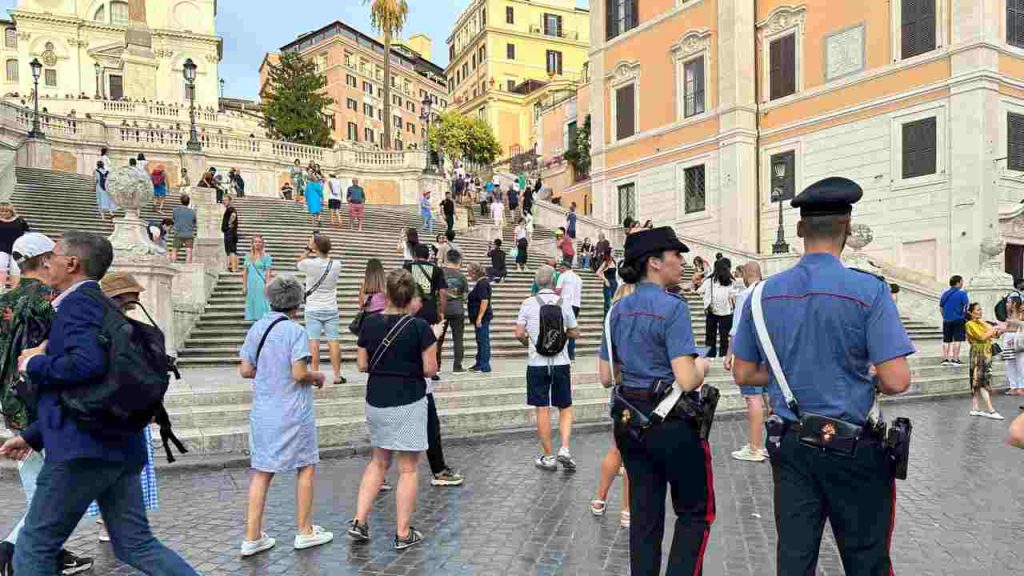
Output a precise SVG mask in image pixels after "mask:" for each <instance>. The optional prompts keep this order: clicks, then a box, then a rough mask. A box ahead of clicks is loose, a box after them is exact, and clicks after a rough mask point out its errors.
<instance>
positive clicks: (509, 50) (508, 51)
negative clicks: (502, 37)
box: [505, 44, 516, 60]
mask: <svg viewBox="0 0 1024 576" xmlns="http://www.w3.org/2000/svg"><path fill="white" fill-rule="evenodd" d="M505 57H506V58H508V59H509V60H515V59H516V45H515V44H506V45H505Z"/></svg>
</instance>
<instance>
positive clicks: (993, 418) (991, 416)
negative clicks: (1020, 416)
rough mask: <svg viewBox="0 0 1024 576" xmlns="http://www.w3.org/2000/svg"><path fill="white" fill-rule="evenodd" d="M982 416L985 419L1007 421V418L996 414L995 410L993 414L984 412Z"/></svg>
mask: <svg viewBox="0 0 1024 576" xmlns="http://www.w3.org/2000/svg"><path fill="white" fill-rule="evenodd" d="M981 415H982V416H984V417H985V418H991V419H992V420H1006V418H1003V415H1002V414H1000V413H999V412H996V411H995V410H993V411H991V412H982V413H981Z"/></svg>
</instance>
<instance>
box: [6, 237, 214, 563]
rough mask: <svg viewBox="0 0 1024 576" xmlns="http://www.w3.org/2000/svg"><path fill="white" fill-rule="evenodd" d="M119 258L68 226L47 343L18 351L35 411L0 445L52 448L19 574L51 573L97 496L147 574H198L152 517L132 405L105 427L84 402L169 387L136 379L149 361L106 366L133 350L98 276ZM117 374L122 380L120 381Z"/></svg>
mask: <svg viewBox="0 0 1024 576" xmlns="http://www.w3.org/2000/svg"><path fill="white" fill-rule="evenodd" d="M113 259H114V251H113V248H112V247H111V245H110V242H109V241H107V239H105V238H103V237H102V236H100V235H98V234H93V233H89V232H79V231H69V232H66V233H65V234H64V236H63V238H62V239H61V241H60V243H59V244H57V245H56V247H54V249H53V253H52V254H51V255H50V256H49V258H47V260H46V262H45V263H44V264H43V268H44V270H45V275H46V278H47V283H48V284H49V285H50V287H51V288H53V289H54V290H55V291H56V292H58V293H59V296H57V298H56V299H54V301H53V308H54V309H55V310H56V315H55V316H54V318H53V324H52V326H51V328H50V333H49V339H48V341H46V342H44V343H43V344H41V345H40V346H37V347H35V348H30V349H27V350H24V351H23V352H22V353H21V355H20V356H19V358H18V369H19V371H21V372H25V373H26V376H27V379H28V382H29V383H30V387H31V388H34V389H36V391H37V394H36V396H37V397H38V403H37V412H38V416H39V418H38V420H36V421H35V422H34V423H32V424H31V425H29V426H28V428H26V429H25V430H23V431H22V432H21V435H19V436H15V437H14V438H11V439H10V440H8V441H7V442H6V443H4V445H3V446H2V447H0V454H3V455H4V456H7V457H9V458H12V459H15V460H23V459H24V458H25V457H26V456H28V455H29V454H31V452H32V451H33V450H35V451H37V452H38V451H41V450H43V449H44V448H45V450H46V452H45V455H44V461H43V468H42V470H41V471H40V473H39V478H38V482H37V494H36V497H34V498H33V499H32V505H31V506H30V507H29V511H28V516H27V517H26V518H25V527H24V528H23V529H22V532H21V534H20V535H19V539H18V545H17V546H16V548H15V553H14V571H15V573H16V574H18V576H52V574H53V573H54V565H55V564H56V562H57V561H58V558H59V556H60V553H61V547H62V546H63V544H64V542H65V541H66V540H67V538H68V536H70V535H71V532H72V531H73V530H74V529H75V526H77V525H78V522H79V520H80V519H81V518H82V515H83V514H84V513H85V511H86V508H88V506H89V503H90V502H92V501H93V500H96V501H97V502H98V503H99V505H100V510H101V511H102V513H103V518H104V520H105V522H106V526H107V529H108V531H109V532H110V537H111V541H112V542H113V545H114V553H115V555H116V556H117V558H118V559H119V560H121V561H122V562H125V563H126V564H129V565H131V566H133V567H135V568H137V569H139V570H141V571H143V572H144V573H146V574H161V575H170V576H178V575H188V576H192V575H195V574H197V572H196V571H195V570H194V569H193V568H192V567H191V566H189V565H188V564H187V563H186V562H185V561H184V560H182V558H181V557H180V556H178V555H177V554H176V553H174V552H173V551H171V550H170V549H168V548H166V547H165V546H164V545H163V544H161V543H160V542H159V541H158V540H157V539H156V538H155V537H154V536H153V534H152V532H150V529H149V524H148V522H147V521H146V514H145V510H144V505H143V498H142V485H141V483H140V481H139V473H140V471H141V470H142V467H143V465H144V464H145V462H146V446H145V437H144V435H143V431H142V428H143V426H144V425H145V424H143V425H142V426H137V428H136V427H134V426H132V427H129V426H128V425H127V423H128V422H134V420H135V418H133V417H134V416H136V413H135V412H134V411H132V410H125V411H124V415H125V418H124V419H123V421H122V422H121V423H118V424H117V425H115V424H114V422H113V421H112V420H110V419H109V418H108V419H103V420H102V423H104V424H106V427H105V428H103V429H102V431H100V429H99V428H96V427H94V424H95V423H96V422H95V420H93V417H95V416H98V415H99V413H100V412H103V413H104V415H106V416H108V417H109V416H110V414H108V413H107V412H106V410H104V409H102V408H99V409H96V408H94V409H93V410H92V411H89V410H87V409H84V408H83V404H82V401H83V400H86V399H90V398H95V397H97V396H103V395H104V394H106V393H107V392H109V391H110V390H111V388H112V386H113V389H114V393H115V394H116V395H115V396H114V398H115V400H116V401H113V402H106V403H105V404H106V406H107V407H109V408H126V407H127V404H126V401H127V400H129V399H130V395H134V396H136V397H143V396H146V397H148V395H149V394H150V393H154V392H158V393H157V394H154V397H159V398H160V399H162V395H163V393H164V392H166V385H165V386H164V387H163V389H162V390H159V391H155V390H153V389H151V388H149V387H146V388H140V387H139V386H140V385H141V384H150V382H149V381H145V382H144V381H143V380H141V379H143V378H146V377H147V376H149V375H151V374H153V373H154V371H153V370H152V369H150V367H149V366H139V367H137V368H136V373H132V374H122V373H121V372H120V371H114V368H113V367H112V366H111V364H110V357H111V356H113V354H111V352H117V353H122V352H135V350H130V351H129V350H126V349H125V348H123V347H122V346H124V340H123V338H121V337H120V336H119V335H118V334H115V333H113V332H110V331H109V330H108V327H110V326H112V325H114V323H115V321H114V319H113V318H112V316H111V315H112V314H118V315H120V312H118V311H117V310H116V308H114V307H113V305H112V304H111V303H110V302H109V300H107V299H106V297H105V296H104V295H103V292H102V290H101V289H100V285H99V282H98V281H99V280H100V279H101V278H102V277H103V275H104V274H106V272H107V269H108V268H109V267H110V264H111V262H112V261H113ZM121 319H122V322H128V321H127V320H125V319H124V318H123V316H122V317H121ZM122 325H123V324H122ZM135 335H136V334H135V333H134V332H133V334H132V336H135ZM103 340H108V342H109V344H108V345H107V346H105V345H104V344H103ZM108 347H109V348H110V349H108ZM129 347H130V344H129ZM161 352H164V351H163V350H161ZM154 360H155V358H154ZM163 360H164V363H165V364H164V366H161V367H159V368H160V370H163V371H164V374H163V377H164V378H166V376H167V375H166V368H167V366H166V355H164V357H163ZM110 376H114V378H110ZM118 382H124V383H125V386H122V387H118V386H117V385H116V384H117V383H118ZM164 383H165V384H166V380H165V381H164ZM129 385H130V387H131V390H129V389H128V387H129ZM126 393H128V394H126ZM108 398H109V397H108ZM155 404H157V405H158V404H159V401H157V402H156V403H155ZM145 405H146V406H150V407H152V406H153V405H154V403H153V402H149V401H147V402H145ZM140 416H142V417H141V418H140V419H142V420H144V421H145V422H148V421H149V420H150V419H152V414H151V413H149V412H148V411H140ZM129 428H135V429H129Z"/></svg>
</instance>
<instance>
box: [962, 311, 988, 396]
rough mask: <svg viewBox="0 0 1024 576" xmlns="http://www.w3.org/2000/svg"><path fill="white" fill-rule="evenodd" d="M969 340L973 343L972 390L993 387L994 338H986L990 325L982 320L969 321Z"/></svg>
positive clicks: (971, 357)
mask: <svg viewBox="0 0 1024 576" xmlns="http://www.w3.org/2000/svg"><path fill="white" fill-rule="evenodd" d="M966 329H967V342H968V343H969V344H970V345H971V355H970V361H971V362H970V374H971V391H972V392H973V391H975V390H978V389H980V388H984V389H986V390H991V389H992V338H989V339H988V340H985V339H984V337H985V333H986V332H988V330H989V326H988V324H986V323H985V322H982V321H980V320H969V321H968V322H967V326H966Z"/></svg>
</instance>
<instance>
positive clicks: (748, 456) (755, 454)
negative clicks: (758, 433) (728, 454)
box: [732, 444, 765, 462]
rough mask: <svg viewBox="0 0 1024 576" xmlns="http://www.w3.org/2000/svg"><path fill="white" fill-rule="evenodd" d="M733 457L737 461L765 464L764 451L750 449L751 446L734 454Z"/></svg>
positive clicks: (744, 447)
mask: <svg viewBox="0 0 1024 576" xmlns="http://www.w3.org/2000/svg"><path fill="white" fill-rule="evenodd" d="M732 457H733V458H735V459H737V460H743V461H745V462H764V461H765V456H764V450H763V449H760V448H758V449H754V448H751V447H750V444H746V445H744V446H743V448H740V449H739V450H737V451H735V452H733V453H732Z"/></svg>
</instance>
